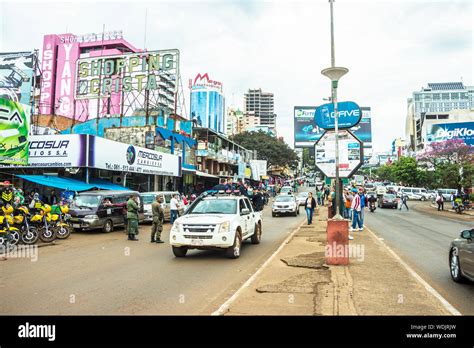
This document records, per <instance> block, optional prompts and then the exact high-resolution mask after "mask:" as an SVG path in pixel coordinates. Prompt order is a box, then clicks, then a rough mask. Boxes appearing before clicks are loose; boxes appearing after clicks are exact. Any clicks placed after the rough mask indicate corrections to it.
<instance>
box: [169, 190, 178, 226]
mask: <svg viewBox="0 0 474 348" xmlns="http://www.w3.org/2000/svg"><path fill="white" fill-rule="evenodd" d="M178 209H179V201H178V195H174V196H173V198H171V201H170V223H171V224H173V222H174V220H176V219H177V218H178Z"/></svg>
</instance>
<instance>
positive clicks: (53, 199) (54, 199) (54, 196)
mask: <svg viewBox="0 0 474 348" xmlns="http://www.w3.org/2000/svg"><path fill="white" fill-rule="evenodd" d="M48 202H49V204H50V205H56V204H58V202H59V199H58V195H57V194H56V191H54V190H51V194H50V195H49V199H48Z"/></svg>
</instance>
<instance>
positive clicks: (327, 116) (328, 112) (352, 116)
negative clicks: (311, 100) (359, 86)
mask: <svg viewBox="0 0 474 348" xmlns="http://www.w3.org/2000/svg"><path fill="white" fill-rule="evenodd" d="M337 109H338V112H337V113H338V114H339V124H338V125H339V128H341V129H344V128H351V127H354V126H355V125H357V124H358V123H359V122H360V120H361V118H362V111H361V110H360V107H359V105H357V104H356V103H354V102H351V101H346V102H338V103H337ZM314 122H315V123H316V125H317V126H318V127H320V128H322V129H328V130H331V129H334V105H333V104H332V103H328V104H323V105H321V106H319V107H317V108H316V112H315V114H314Z"/></svg>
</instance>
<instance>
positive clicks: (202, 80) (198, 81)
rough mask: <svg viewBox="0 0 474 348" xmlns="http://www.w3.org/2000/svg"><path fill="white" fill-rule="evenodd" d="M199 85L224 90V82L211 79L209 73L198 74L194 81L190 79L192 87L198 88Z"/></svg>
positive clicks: (190, 86)
mask: <svg viewBox="0 0 474 348" xmlns="http://www.w3.org/2000/svg"><path fill="white" fill-rule="evenodd" d="M199 87H208V88H215V89H217V90H219V91H221V92H222V82H219V81H214V80H211V79H210V78H209V74H208V73H205V74H204V75H201V74H197V75H196V77H195V78H194V81H193V80H192V79H189V88H190V89H197V88H199Z"/></svg>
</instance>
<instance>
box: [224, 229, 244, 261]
mask: <svg viewBox="0 0 474 348" xmlns="http://www.w3.org/2000/svg"><path fill="white" fill-rule="evenodd" d="M241 246H242V237H241V236H240V232H239V231H236V232H235V239H234V245H232V246H231V247H229V248H227V249H226V251H225V254H226V256H227V257H228V258H229V259H237V258H239V256H240V247H241Z"/></svg>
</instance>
